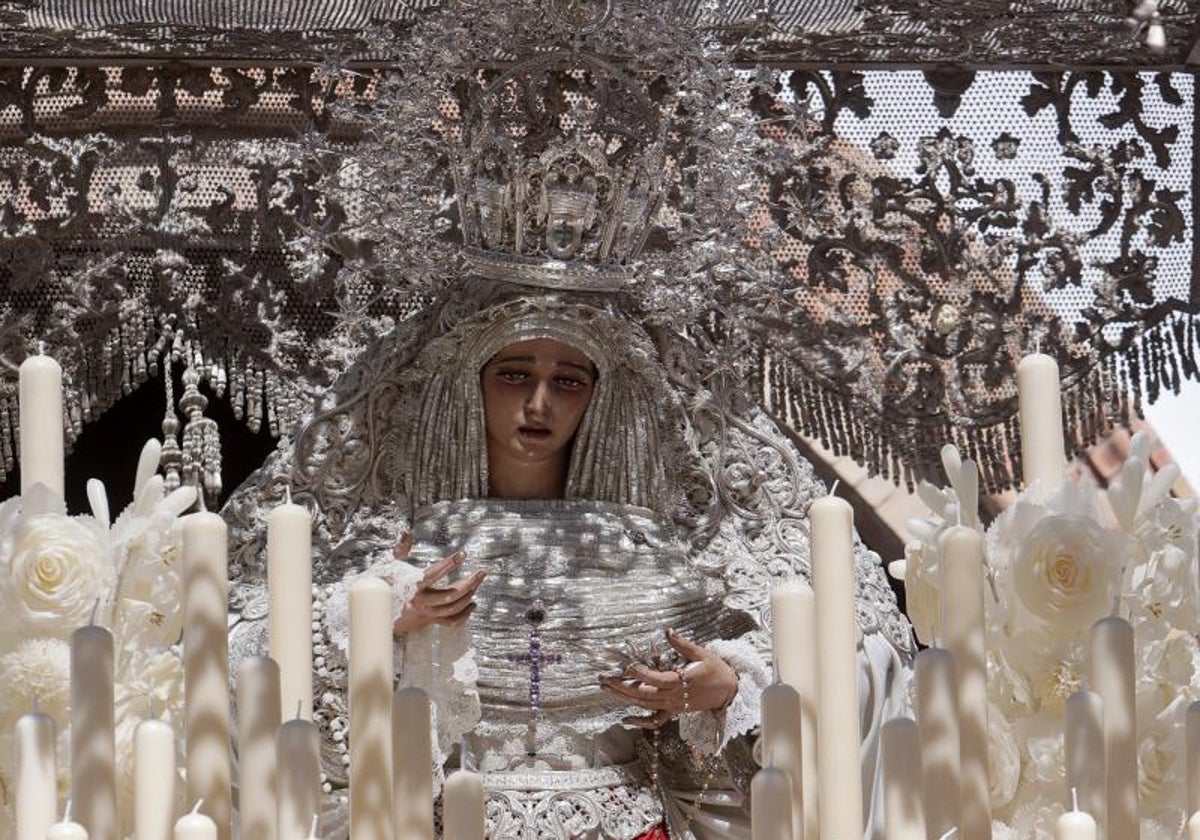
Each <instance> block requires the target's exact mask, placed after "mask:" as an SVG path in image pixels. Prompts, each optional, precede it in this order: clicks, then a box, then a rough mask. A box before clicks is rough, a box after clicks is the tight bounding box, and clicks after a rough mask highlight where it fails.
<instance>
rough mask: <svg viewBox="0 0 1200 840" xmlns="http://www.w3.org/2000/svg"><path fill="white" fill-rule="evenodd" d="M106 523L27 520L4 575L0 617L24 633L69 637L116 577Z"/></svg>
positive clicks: (59, 518) (71, 519) (44, 518)
mask: <svg viewBox="0 0 1200 840" xmlns="http://www.w3.org/2000/svg"><path fill="white" fill-rule="evenodd" d="M114 578H115V575H114V569H113V563H112V559H111V557H110V556H109V551H108V545H107V540H106V539H105V534H104V529H103V527H102V526H101V525H100V524H99V523H98V522H96V520H94V519H92V518H91V517H86V516H79V517H67V516H57V515H43V516H36V517H33V518H32V519H28V520H23V521H22V522H21V523H20V524H19V525H18V526H17V528H16V529H15V539H14V541H13V544H12V554H11V556H10V557H9V561H8V564H7V567H6V568H4V569H3V572H2V574H0V604H2V606H3V611H4V614H3V616H0V620H3V621H6V622H7V623H8V624H9V626H10V627H12V628H16V629H19V631H20V632H21V633H22V634H25V635H45V636H56V637H58V638H64V639H65V638H67V637H69V636H70V634H71V633H72V632H73V631H74V630H75V629H76V628H78V627H80V626H82V625H84V624H87V623H88V620H89V617H90V616H91V613H92V607H93V605H94V604H95V603H96V601H97V599H99V598H102V597H104V596H105V595H107V594H108V591H109V588H110V587H111V586H112V584H113V581H114Z"/></svg>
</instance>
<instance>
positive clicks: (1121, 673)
mask: <svg viewBox="0 0 1200 840" xmlns="http://www.w3.org/2000/svg"><path fill="white" fill-rule="evenodd" d="M1091 641H1092V644H1091V668H1092V685H1093V686H1094V687H1095V689H1096V693H1097V694H1099V695H1100V699H1101V701H1103V703H1104V752H1105V756H1106V767H1105V786H1104V787H1105V800H1106V801H1105V808H1104V823H1105V829H1106V836H1108V837H1112V838H1118V837H1119V838H1121V840H1137V837H1138V836H1139V831H1140V829H1139V826H1138V793H1137V788H1138V780H1137V715H1136V710H1135V708H1134V703H1135V699H1134V675H1135V671H1134V654H1133V628H1132V627H1131V626H1130V625H1129V622H1128V621H1126V620H1125V619H1123V618H1118V617H1116V616H1110V617H1108V618H1102V619H1100V620H1099V621H1097V622H1096V623H1095V624H1093V625H1092V640H1091Z"/></svg>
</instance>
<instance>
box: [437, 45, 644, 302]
mask: <svg viewBox="0 0 1200 840" xmlns="http://www.w3.org/2000/svg"><path fill="white" fill-rule="evenodd" d="M666 123H667V117H666V115H665V111H664V106H663V105H662V103H656V102H654V101H653V100H652V99H651V97H650V95H649V94H648V93H647V92H646V90H644V89H643V87H642V86H641V85H640V84H639V83H638V81H637V80H636V79H635V78H634V77H633V76H631V75H629V74H627V73H626V72H624V71H623V70H621V69H619V68H617V67H615V66H614V65H613V64H611V63H609V62H607V61H605V60H603V59H601V58H598V57H596V56H593V55H589V54H587V53H582V52H576V51H569V52H565V51H564V52H554V53H546V54H540V55H537V56H536V57H534V58H532V59H529V60H527V61H523V62H520V63H518V64H516V65H514V66H512V67H510V68H509V69H508V70H507V71H506V72H504V73H503V74H502V75H500V76H499V77H498V78H495V79H494V80H491V81H490V82H488V83H487V84H485V85H482V86H481V88H480V89H479V90H478V93H477V95H476V96H475V97H473V101H472V103H471V104H470V106H469V107H468V108H466V109H465V115H464V119H463V122H462V126H461V135H460V136H461V142H460V143H458V144H455V149H454V154H453V160H452V165H453V173H454V190H455V198H456V206H457V211H458V217H459V219H458V221H459V228H460V231H461V234H462V237H463V243H464V246H465V251H464V253H465V256H466V259H467V262H468V264H469V265H470V266H471V267H472V268H473V270H474V271H476V272H477V273H478V274H480V275H482V276H484V277H487V278H489V279H493V280H502V281H511V282H518V283H522V284H525V285H532V286H541V287H548V288H556V289H572V290H586V291H615V290H620V289H624V288H627V287H628V286H629V285H630V284H631V283H632V282H633V274H634V272H633V268H632V266H633V264H634V263H635V261H636V259H637V257H638V255H639V254H640V253H641V251H642V249H643V247H644V246H645V245H646V242H647V238H648V237H649V236H650V233H651V231H652V229H653V228H654V227H655V219H656V216H657V213H658V210H659V207H660V204H661V202H662V198H663V193H664V184H665V183H666V180H667V174H666V172H665V170H666V169H667V156H666V155H665V154H664V140H663V138H664V135H665V126H666Z"/></svg>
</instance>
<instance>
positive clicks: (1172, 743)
mask: <svg viewBox="0 0 1200 840" xmlns="http://www.w3.org/2000/svg"><path fill="white" fill-rule="evenodd" d="M1183 740H1184V739H1183V738H1181V737H1179V734H1178V733H1176V732H1174V731H1173V730H1172V728H1171V727H1168V726H1163V725H1161V724H1160V725H1157V726H1153V727H1149V728H1147V729H1143V730H1142V731H1141V732H1139V733H1138V745H1137V759H1138V801H1139V802H1140V803H1141V807H1142V810H1143V811H1144V812H1145V813H1150V814H1153V813H1155V812H1157V811H1161V810H1163V809H1165V808H1168V807H1171V806H1172V805H1173V804H1174V803H1177V802H1180V801H1182V795H1183V785H1182V784H1181V783H1180V782H1181V780H1182V778H1183V776H1184V766H1183V764H1184V762H1183V756H1182V755H1181V754H1180V752H1179V746H1180V744H1181V743H1182V742H1183Z"/></svg>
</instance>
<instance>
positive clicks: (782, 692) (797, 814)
mask: <svg viewBox="0 0 1200 840" xmlns="http://www.w3.org/2000/svg"><path fill="white" fill-rule="evenodd" d="M802 737H803V736H802V735H801V730H800V694H799V692H797V691H796V689H794V688H792V687H791V686H790V685H787V684H786V683H777V684H775V685H769V686H767V687H766V689H764V690H763V693H762V757H763V766H764V767H774V768H776V769H779V770H782V771H783V772H784V773H786V774H787V777H788V783H789V785H790V786H791V797H792V801H791V808H790V810H791V814H792V832H791V833H792V836H793V837H804V785H803V780H804V776H803V773H804V770H803V764H802V761H803V751H802V749H801V746H802V741H801V738H802Z"/></svg>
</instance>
